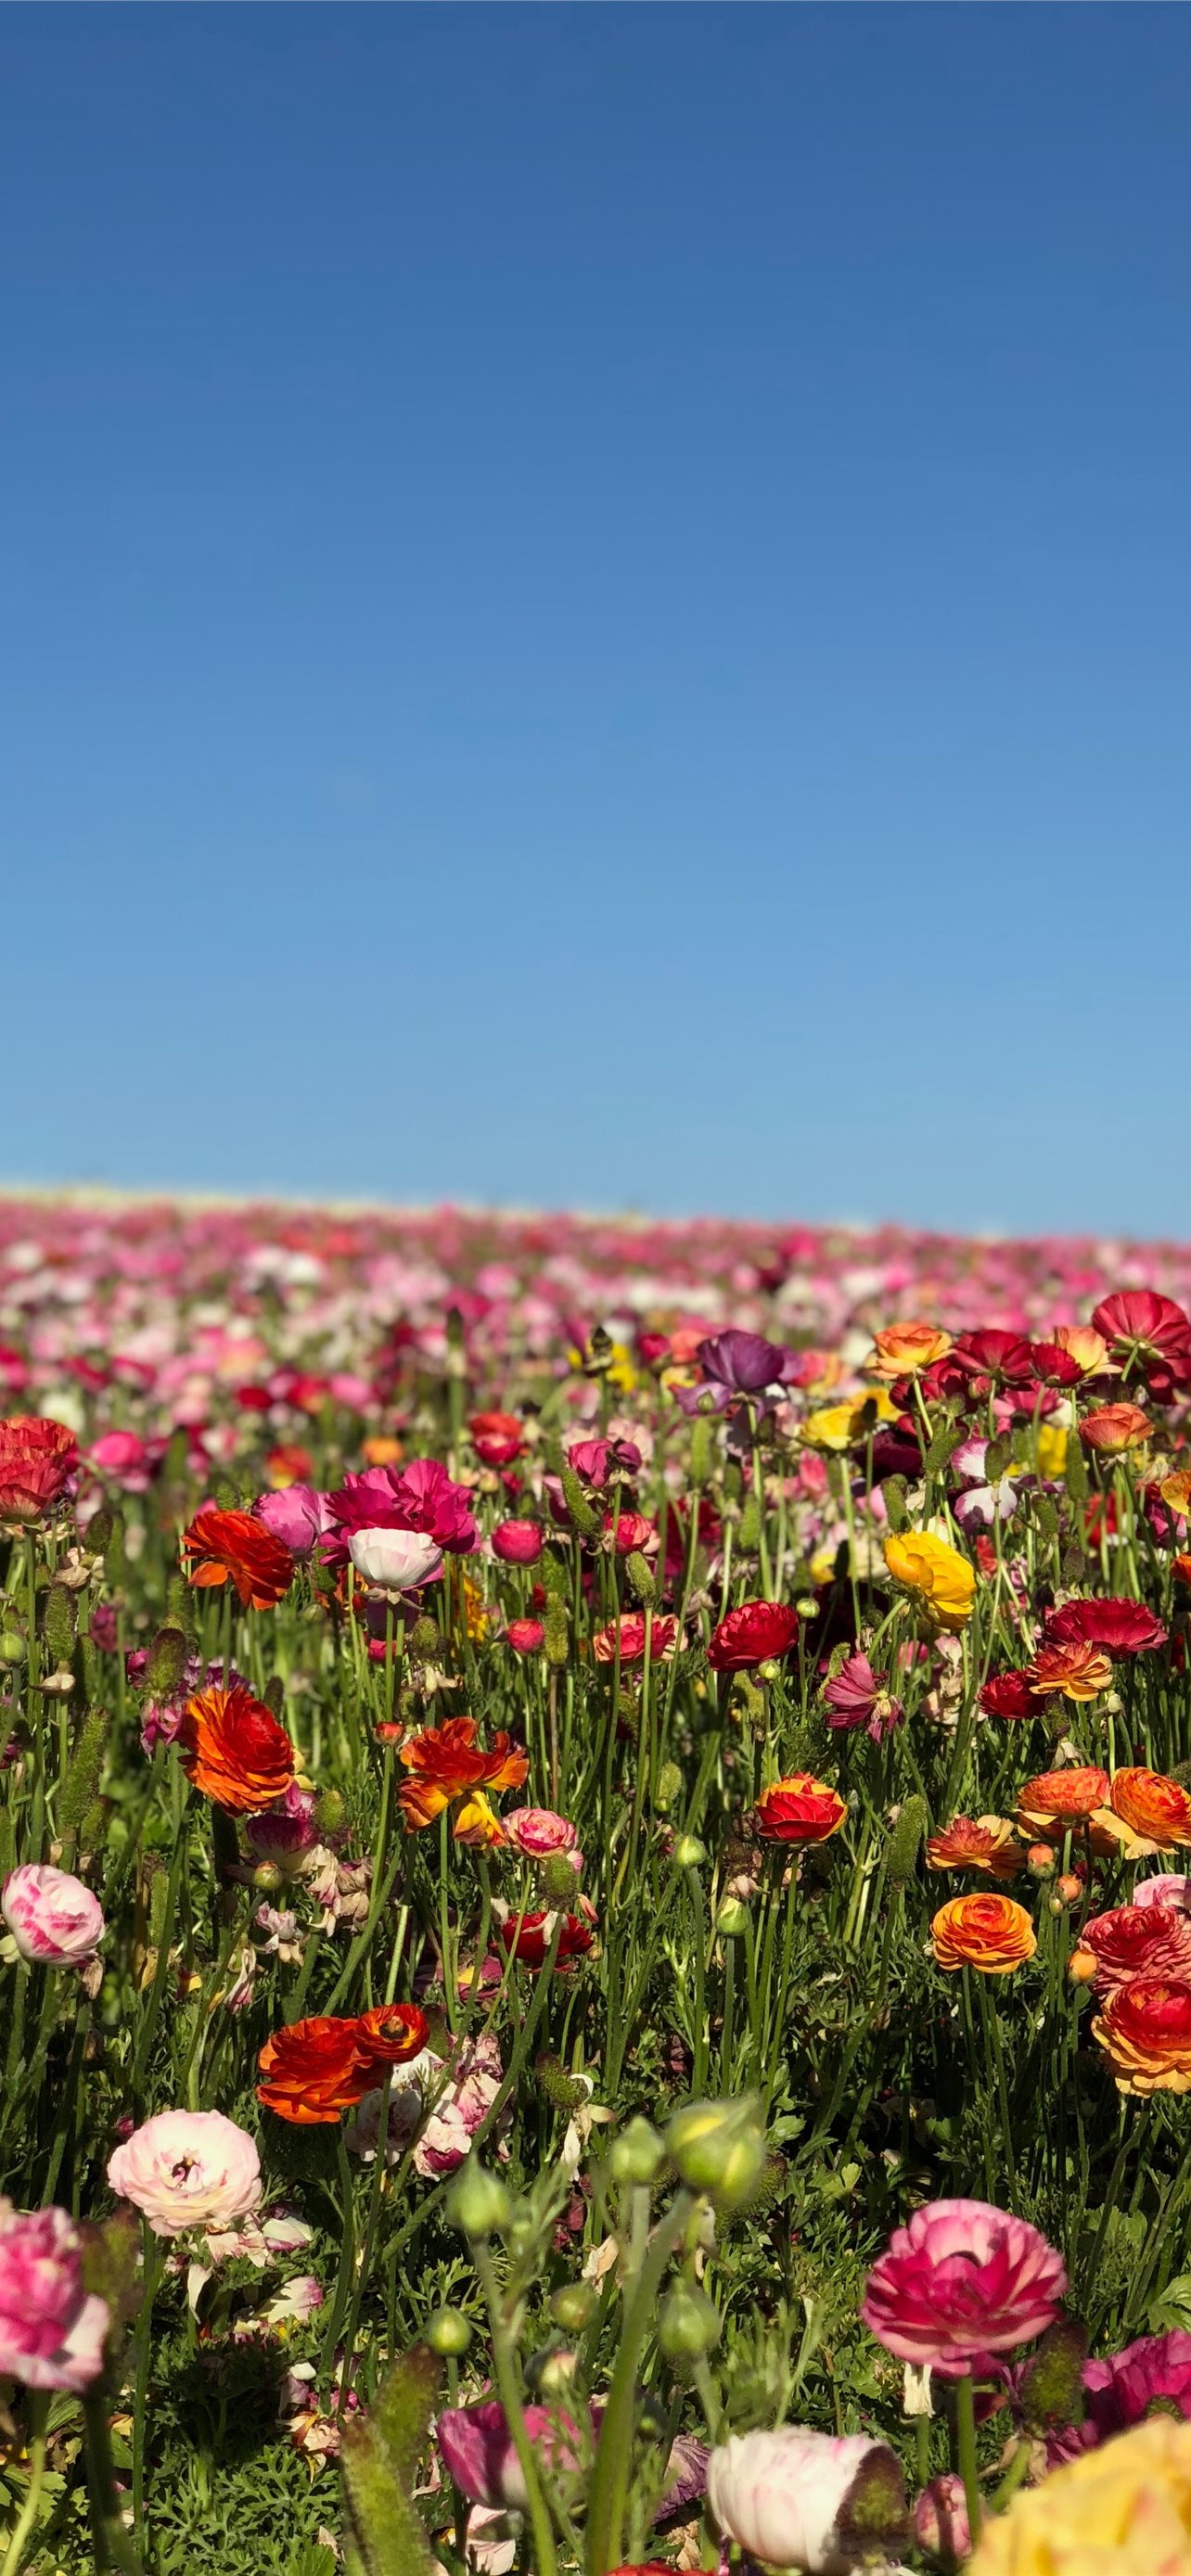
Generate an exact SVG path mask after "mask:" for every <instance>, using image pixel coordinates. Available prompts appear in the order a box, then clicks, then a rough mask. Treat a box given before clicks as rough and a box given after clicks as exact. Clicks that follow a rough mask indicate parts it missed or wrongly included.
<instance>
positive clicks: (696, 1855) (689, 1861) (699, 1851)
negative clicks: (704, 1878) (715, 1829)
mask: <svg viewBox="0 0 1191 2576" xmlns="http://www.w3.org/2000/svg"><path fill="white" fill-rule="evenodd" d="M706 1858H707V1845H706V1843H701V1842H700V1840H699V1837H698V1835H697V1834H680V1835H679V1837H678V1840H677V1842H676V1843H675V1845H674V1851H673V1861H674V1866H675V1869H702V1867H703V1863H704V1861H705V1860H706Z"/></svg>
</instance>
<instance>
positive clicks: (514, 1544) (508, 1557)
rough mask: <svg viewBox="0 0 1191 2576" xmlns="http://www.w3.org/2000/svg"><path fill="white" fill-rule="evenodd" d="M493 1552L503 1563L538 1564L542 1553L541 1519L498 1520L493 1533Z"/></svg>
mask: <svg viewBox="0 0 1191 2576" xmlns="http://www.w3.org/2000/svg"><path fill="white" fill-rule="evenodd" d="M492 1553H493V1555H494V1556H498V1557H499V1558H500V1560H501V1563H502V1565H536V1564H537V1561H538V1558H539V1557H540V1555H541V1553H542V1528H541V1523H540V1521H498V1522H497V1524H496V1527H495V1529H494V1530H493V1533H492Z"/></svg>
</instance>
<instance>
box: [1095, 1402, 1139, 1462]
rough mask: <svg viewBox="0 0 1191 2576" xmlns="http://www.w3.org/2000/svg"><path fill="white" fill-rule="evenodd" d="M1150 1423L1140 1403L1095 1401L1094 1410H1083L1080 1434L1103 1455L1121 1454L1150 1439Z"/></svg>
mask: <svg viewBox="0 0 1191 2576" xmlns="http://www.w3.org/2000/svg"><path fill="white" fill-rule="evenodd" d="M1153 1427H1154V1426H1153V1424H1152V1422H1151V1421H1150V1417H1149V1415H1148V1413H1143V1412H1142V1409H1141V1406H1140V1405H1139V1404H1098V1405H1097V1406H1096V1409H1095V1411H1094V1412H1093V1413H1085V1415H1084V1418H1083V1421H1082V1422H1081V1423H1080V1426H1079V1436H1080V1439H1081V1440H1086V1442H1087V1445H1088V1447H1089V1449H1098V1450H1099V1451H1100V1453H1101V1455H1102V1457H1105V1458H1123V1457H1124V1455H1125V1452H1126V1450H1128V1449H1139V1448H1140V1447H1141V1444H1142V1442H1143V1440H1148V1439H1149V1437H1150V1434H1151V1432H1152V1430H1153Z"/></svg>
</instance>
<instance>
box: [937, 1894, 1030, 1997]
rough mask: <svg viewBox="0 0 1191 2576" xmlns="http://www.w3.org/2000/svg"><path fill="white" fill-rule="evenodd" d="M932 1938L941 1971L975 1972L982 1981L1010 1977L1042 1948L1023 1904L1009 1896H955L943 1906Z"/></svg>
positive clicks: (938, 1914)
mask: <svg viewBox="0 0 1191 2576" xmlns="http://www.w3.org/2000/svg"><path fill="white" fill-rule="evenodd" d="M930 1937H931V1947H932V1949H933V1951H934V1954H935V1958H936V1960H937V1961H938V1964H939V1966H940V1967H941V1968H975V1969H977V1970H978V1971H979V1973H980V1975H981V1976H984V1977H1004V1976H1008V1975H1009V1974H1010V1972H1011V1971H1012V1970H1013V1969H1014V1968H1020V1967H1021V1966H1022V1964H1023V1962H1024V1961H1025V1960H1027V1959H1032V1958H1033V1956H1034V1952H1035V1950H1036V1949H1037V1947H1038V1940H1037V1935H1036V1933H1035V1931H1034V1926H1033V1924H1032V1923H1031V1921H1030V1918H1029V1915H1028V1914H1027V1912H1026V1909H1025V1907H1024V1905H1018V1904H1017V1903H1016V1901H1015V1899H1014V1898H1013V1897H1011V1896H994V1895H987V1896H986V1895H977V1896H953V1897H952V1898H951V1900H950V1903H949V1904H947V1905H942V1906H940V1908H939V1911H938V1913H937V1914H936V1915H935V1917H934V1919H933V1921H932V1923H931V1927H930Z"/></svg>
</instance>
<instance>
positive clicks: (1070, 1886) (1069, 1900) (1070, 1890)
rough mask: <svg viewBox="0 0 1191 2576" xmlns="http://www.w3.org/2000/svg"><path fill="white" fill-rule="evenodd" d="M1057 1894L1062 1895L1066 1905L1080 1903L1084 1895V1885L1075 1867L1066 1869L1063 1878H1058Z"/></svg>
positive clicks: (1056, 1881)
mask: <svg viewBox="0 0 1191 2576" xmlns="http://www.w3.org/2000/svg"><path fill="white" fill-rule="evenodd" d="M1055 1895H1056V1896H1061V1897H1062V1900H1063V1903H1064V1905H1077V1904H1078V1903H1079V1899H1080V1897H1081V1896H1082V1895H1083V1887H1082V1885H1081V1883H1080V1881H1079V1879H1078V1878H1077V1877H1076V1875H1075V1872H1074V1870H1073V1869H1069V1870H1065V1871H1064V1873H1063V1876H1062V1877H1061V1878H1056V1880H1055Z"/></svg>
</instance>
